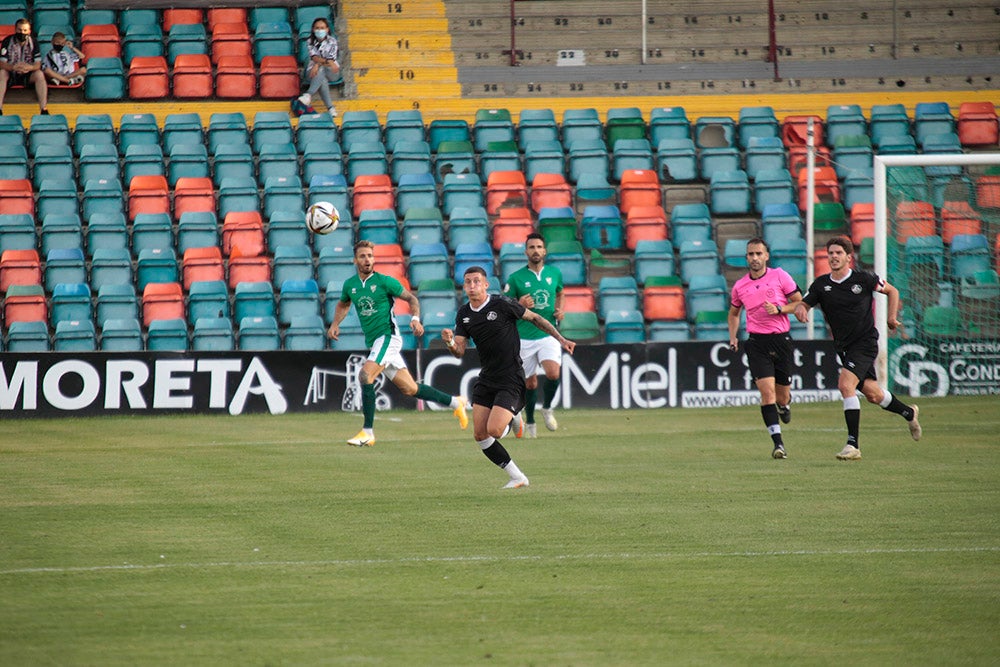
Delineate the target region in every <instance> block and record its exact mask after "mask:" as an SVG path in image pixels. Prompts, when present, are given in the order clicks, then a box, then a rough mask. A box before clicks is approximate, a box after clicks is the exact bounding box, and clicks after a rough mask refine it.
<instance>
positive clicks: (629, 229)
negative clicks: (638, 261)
mask: <svg viewBox="0 0 1000 667" xmlns="http://www.w3.org/2000/svg"><path fill="white" fill-rule="evenodd" d="M668 237H669V229H668V227H667V214H666V212H665V211H664V210H663V207H662V206H633V207H632V209H631V210H630V211H629V213H628V215H627V216H626V218H625V247H626V248H628V249H629V250H633V251H634V250H635V249H636V244H638V243H639V242H640V241H644V240H651V241H665V240H667V238H668Z"/></svg>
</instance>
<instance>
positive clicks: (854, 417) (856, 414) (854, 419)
mask: <svg viewBox="0 0 1000 667" xmlns="http://www.w3.org/2000/svg"><path fill="white" fill-rule="evenodd" d="M844 421H846V422H847V444H849V445H854V446H855V447H858V448H860V447H861V445H860V444H858V431H859V430H860V429H861V410H860V409H858V410H844Z"/></svg>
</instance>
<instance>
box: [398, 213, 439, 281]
mask: <svg viewBox="0 0 1000 667" xmlns="http://www.w3.org/2000/svg"><path fill="white" fill-rule="evenodd" d="M400 237H401V238H400V240H401V241H402V245H403V250H405V251H406V252H408V253H409V252H411V251H412V249H413V248H414V246H416V245H421V244H428V243H436V244H441V247H442V248H444V222H443V221H442V219H441V211H440V210H439V209H437V208H436V207H432V208H411V209H410V210H408V211H407V212H406V216H405V217H404V218H403V227H402V230H401V233H400ZM446 254H447V253H446ZM414 284H415V283H414Z"/></svg>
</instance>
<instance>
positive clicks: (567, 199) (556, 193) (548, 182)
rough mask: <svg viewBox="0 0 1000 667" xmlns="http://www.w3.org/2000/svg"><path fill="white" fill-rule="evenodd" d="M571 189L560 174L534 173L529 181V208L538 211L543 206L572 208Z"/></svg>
mask: <svg viewBox="0 0 1000 667" xmlns="http://www.w3.org/2000/svg"><path fill="white" fill-rule="evenodd" d="M572 206H573V191H572V189H571V188H570V187H569V183H567V182H566V177H565V176H563V175H562V174H545V173H541V174H535V178H534V180H532V181H531V210H533V211H534V212H535V213H538V212H539V211H541V210H542V209H543V208H563V207H568V208H572Z"/></svg>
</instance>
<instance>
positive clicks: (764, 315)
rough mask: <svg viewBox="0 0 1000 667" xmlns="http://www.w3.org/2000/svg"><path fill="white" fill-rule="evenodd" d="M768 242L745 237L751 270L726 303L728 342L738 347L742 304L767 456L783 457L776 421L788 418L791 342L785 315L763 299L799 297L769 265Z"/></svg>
mask: <svg viewBox="0 0 1000 667" xmlns="http://www.w3.org/2000/svg"><path fill="white" fill-rule="evenodd" d="M770 258H771V254H770V252H769V248H768V247H767V243H766V242H765V241H764V239H762V238H752V239H750V240H749V241H747V266H748V267H749V268H750V272H749V273H748V274H747V275H745V276H743V277H742V278H740V279H739V280H737V281H736V284H735V285H733V291H732V294H731V296H730V300H729V301H730V305H729V347H730V349H732V350H733V351H734V352H735V351H736V350H737V349H738V348H739V338H738V337H737V334H738V333H739V328H740V310H742V309H743V308H746V310H747V333H748V334H749V335H748V336H747V341H746V344H745V345H744V351H745V352H746V358H747V365H748V366H749V367H750V374H751V375H752V376H753V379H754V383H755V384H756V385H757V390H758V391H760V414H761V416H762V417H763V418H764V425H765V426H767V432H768V433H770V434H771V440H772V442H773V443H774V450H773V451H772V452H771V456H772V457H773V458H776V459H783V458H785V457H786V456H787V454H786V453H785V443H784V442H782V440H781V424H780V423H779V419H780V421H782V422H784V423H786V424H787V423H788V422H790V421H791V420H792V410H791V408H790V407H789V404H790V403H791V402H792V391H791V384H792V380H791V363H792V346H791V337H790V336H789V335H788V331H789V329H790V324H789V321H788V316H787V315H780V314H778V315H770V314H768V312H767V309H766V307H765V305H766V304H775V305H776V306H778V308H780V307H781V306H782V305H784V304H787V303H797V302H799V301H801V300H802V294H801V292H800V291H799V288H798V286H797V285H796V284H795V281H794V280H793V279H792V277H791V276H790V275H788V273H786V272H785V270H784V269H780V268H770V267H768V265H767V261H768V260H769V259H770Z"/></svg>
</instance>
